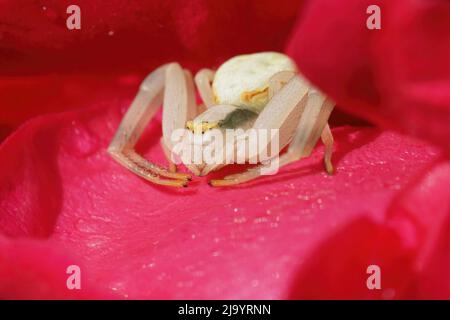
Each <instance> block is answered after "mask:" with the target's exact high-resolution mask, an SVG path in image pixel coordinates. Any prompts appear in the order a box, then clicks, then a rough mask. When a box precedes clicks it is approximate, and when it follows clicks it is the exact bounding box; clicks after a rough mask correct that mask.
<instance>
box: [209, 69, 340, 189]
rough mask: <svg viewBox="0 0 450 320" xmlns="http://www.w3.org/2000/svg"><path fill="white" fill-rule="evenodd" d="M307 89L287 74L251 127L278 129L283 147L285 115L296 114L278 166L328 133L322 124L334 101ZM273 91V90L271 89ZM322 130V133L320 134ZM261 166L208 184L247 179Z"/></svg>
mask: <svg viewBox="0 0 450 320" xmlns="http://www.w3.org/2000/svg"><path fill="white" fill-rule="evenodd" d="M286 76H287V75H286V74H284V75H283V77H284V79H286ZM309 90H310V88H308V86H307V84H306V83H305V82H304V80H302V79H301V78H300V77H298V76H295V77H291V79H290V80H289V82H288V83H287V84H286V86H285V87H283V88H282V89H280V90H279V92H277V93H276V95H274V96H273V98H272V100H271V101H270V102H269V104H268V105H267V106H266V108H265V109H264V110H263V111H262V113H261V114H260V116H259V117H258V119H257V120H256V122H255V124H254V126H253V128H256V129H263V128H266V129H272V128H280V135H279V136H280V141H281V143H280V145H281V146H284V141H286V140H288V139H289V136H290V135H291V133H290V130H289V127H290V124H289V123H288V122H289V116H294V115H295V114H297V113H300V117H299V118H298V120H297V126H296V129H295V131H294V136H293V139H292V141H291V143H290V145H289V148H288V151H287V153H286V154H283V155H282V156H280V158H279V163H278V165H279V167H282V166H284V165H287V164H289V163H291V162H294V161H297V160H299V159H301V158H303V157H307V156H309V155H310V154H311V152H312V150H313V148H314V146H315V145H316V143H317V140H318V139H319V137H321V135H322V137H325V138H326V139H329V138H330V136H331V132H329V131H328V132H327V131H326V130H327V128H326V127H327V122H328V118H329V116H330V114H331V111H332V110H333V108H334V103H333V102H332V101H331V100H330V99H328V98H326V97H325V96H324V95H322V94H321V93H320V92H318V91H316V90H314V89H312V91H311V92H309ZM275 91H277V90H276V89H275ZM291 121H292V120H291ZM328 130H329V128H328ZM324 131H325V133H323V132H324ZM330 143H331V147H332V136H331V141H329V140H328V141H327V145H328V146H330ZM327 150H328V152H329V153H327V151H326V153H325V163H326V165H327V162H328V161H329V165H330V167H327V172H330V171H332V166H331V151H332V149H327ZM261 169H262V166H261V165H260V166H257V167H254V168H251V169H249V170H247V171H245V172H243V173H238V174H233V175H229V176H226V177H225V178H223V179H221V180H211V181H210V184H211V185H212V186H230V185H236V184H240V183H243V182H247V181H250V180H253V179H255V178H257V177H259V176H261V174H262V173H261V172H262V171H261Z"/></svg>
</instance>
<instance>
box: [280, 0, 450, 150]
mask: <svg viewBox="0 0 450 320" xmlns="http://www.w3.org/2000/svg"><path fill="white" fill-rule="evenodd" d="M374 4H377V5H379V6H380V8H381V29H380V30H369V29H368V28H367V27H366V20H367V18H368V17H369V14H367V13H366V9H367V8H368V6H370V5H374ZM449 39H450V3H449V2H448V1H446V0H436V1H427V0H419V1H409V0H399V1H384V0H380V1H372V0H364V1H361V0H349V1H345V3H343V2H342V1H339V0H318V1H311V2H310V3H309V6H308V8H305V12H304V14H303V15H302V19H301V20H300V21H299V24H298V27H297V28H296V30H295V34H294V36H293V38H292V41H291V43H290V45H289V52H290V53H291V54H292V55H293V57H294V58H295V59H296V60H297V62H298V64H299V66H300V69H301V70H302V71H303V72H304V73H305V74H306V76H308V78H310V79H311V80H312V81H313V82H314V83H316V84H317V85H318V86H319V87H320V88H322V89H323V90H324V91H325V92H327V94H329V95H330V96H332V97H333V98H334V99H335V100H336V101H337V102H338V104H339V105H340V106H342V107H343V108H345V109H346V110H347V111H349V112H350V113H352V114H355V115H360V116H364V117H366V118H368V119H370V120H372V121H374V122H376V123H377V124H379V125H382V126H384V127H388V128H396V129H398V130H401V131H402V132H407V133H409V134H412V135H415V136H418V137H421V138H424V139H428V140H429V141H432V142H434V143H436V144H438V145H440V146H441V147H442V148H444V149H445V150H447V151H450V149H449V143H448V139H449V137H450V126H449V125H448V124H449V123H450V107H449V106H450V78H449V75H450V62H449V61H450V60H449V59H448V57H449V56H450V41H449Z"/></svg>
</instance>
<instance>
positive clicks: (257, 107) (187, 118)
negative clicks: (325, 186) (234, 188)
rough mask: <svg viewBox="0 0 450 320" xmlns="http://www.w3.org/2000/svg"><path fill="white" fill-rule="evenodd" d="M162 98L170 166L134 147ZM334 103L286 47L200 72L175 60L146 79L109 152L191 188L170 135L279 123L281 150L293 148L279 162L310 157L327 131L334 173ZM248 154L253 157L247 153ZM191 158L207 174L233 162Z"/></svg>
mask: <svg viewBox="0 0 450 320" xmlns="http://www.w3.org/2000/svg"><path fill="white" fill-rule="evenodd" d="M194 82H195V84H194ZM195 86H196V87H197V89H198V92H199V95H200V97H201V99H202V101H203V103H202V104H200V105H197V103H196V98H195V96H196V89H195ZM161 104H162V105H163V111H162V138H161V146H162V148H163V150H164V154H165V155H166V158H167V159H168V161H169V167H168V168H164V167H162V166H159V165H157V164H154V163H152V162H150V161H148V160H147V159H145V158H143V157H142V156H141V155H139V154H138V153H136V151H135V150H134V147H135V145H136V143H137V141H138V139H139V137H140V136H141V134H142V132H143V130H144V128H145V126H146V125H147V123H148V122H149V121H150V120H151V119H152V117H153V116H154V115H155V113H156V112H157V110H158V109H159V107H160V106H161ZM333 108H334V102H333V101H332V100H331V99H330V98H327V97H326V96H325V95H324V94H322V93H321V92H320V91H319V90H318V89H316V88H314V87H313V86H312V85H311V84H310V83H309V82H308V81H307V80H306V79H305V78H304V77H303V76H302V75H301V74H300V73H299V72H298V70H297V67H296V65H295V63H294V62H293V61H292V60H291V59H290V58H289V57H288V56H286V55H284V54H281V53H277V52H261V53H254V54H247V55H240V56H236V57H233V58H231V59H229V60H228V61H226V62H225V63H223V64H222V65H221V66H220V67H219V68H218V69H217V71H213V70H211V69H202V70H200V71H199V72H198V73H197V74H196V75H195V78H193V77H192V74H191V73H190V72H189V71H188V70H186V69H183V68H182V67H181V66H180V65H179V64H178V63H169V64H165V65H163V66H161V67H159V68H157V69H156V70H155V71H153V72H152V73H150V74H149V75H148V76H147V77H146V78H145V79H144V80H143V82H142V84H141V85H140V89H139V92H138V94H137V95H136V97H135V98H134V100H133V102H132V104H131V106H130V108H129V109H128V111H127V112H126V114H125V116H124V118H123V119H122V122H121V123H120V125H119V128H118V129H117V132H116V134H115V136H114V138H113V140H112V141H111V143H110V145H109V148H108V152H109V153H110V155H111V156H112V157H113V158H114V159H115V160H116V161H117V162H119V163H120V164H121V165H123V166H125V167H126V168H127V169H129V170H131V171H132V172H134V173H135V174H137V175H139V176H141V177H142V178H144V179H146V180H148V181H151V182H153V183H156V184H160V185H166V186H174V187H186V186H187V184H188V181H189V180H191V175H190V174H188V173H182V172H177V167H176V164H175V163H174V162H173V161H172V158H171V157H170V155H171V152H173V150H174V143H173V141H172V139H171V136H172V134H173V132H174V131H175V130H177V129H187V130H190V131H192V132H195V133H200V134H201V135H206V134H208V133H209V132H210V131H211V130H224V129H225V128H233V129H239V128H241V129H248V128H253V129H279V136H278V139H279V147H280V148H279V150H282V149H283V148H284V147H287V148H286V149H287V151H286V152H284V153H282V154H281V155H279V158H278V161H279V166H280V167H281V166H284V165H287V164H289V163H292V162H294V161H297V160H299V159H301V158H303V157H307V156H309V155H310V154H311V152H312V150H313V148H314V146H315V145H316V143H317V141H318V139H319V138H321V139H322V142H323V143H324V146H325V152H324V165H325V170H326V171H327V172H328V173H329V174H332V173H333V165H332V162H331V155H332V149H333V136H332V134H331V131H330V127H329V125H328V118H329V116H330V114H331V112H332V110H333ZM269 143H270V141H269V142H268V144H269ZM277 156H278V154H277ZM245 157H246V159H247V160H248V159H249V156H248V155H245ZM183 162H184V161H183ZM184 165H185V166H186V167H187V168H188V170H189V171H190V172H191V173H192V174H194V175H197V176H204V175H207V174H208V173H210V172H212V171H215V170H218V169H220V168H222V167H223V166H224V165H226V164H223V163H213V164H205V163H203V164H192V163H186V162H184ZM263 166H264V165H263V164H262V163H261V162H259V163H258V165H257V166H255V167H253V168H250V169H247V170H246V171H244V172H241V173H237V174H232V175H228V176H225V177H224V178H222V179H214V180H210V181H209V183H210V185H212V186H216V187H220V186H230V185H236V184H239V183H243V182H247V181H250V180H253V179H255V178H257V177H259V176H261V168H262V167H263Z"/></svg>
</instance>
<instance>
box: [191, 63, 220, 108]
mask: <svg viewBox="0 0 450 320" xmlns="http://www.w3.org/2000/svg"><path fill="white" fill-rule="evenodd" d="M214 75H215V72H214V71H213V70H211V69H201V70H200V71H199V72H197V74H196V75H195V84H196V85H197V89H198V92H199V93H200V97H201V98H202V100H203V103H204V104H205V106H206V108H210V107H212V106H213V105H214V104H215V99H214V93H213V91H212V88H211V83H212V82H213V80H214Z"/></svg>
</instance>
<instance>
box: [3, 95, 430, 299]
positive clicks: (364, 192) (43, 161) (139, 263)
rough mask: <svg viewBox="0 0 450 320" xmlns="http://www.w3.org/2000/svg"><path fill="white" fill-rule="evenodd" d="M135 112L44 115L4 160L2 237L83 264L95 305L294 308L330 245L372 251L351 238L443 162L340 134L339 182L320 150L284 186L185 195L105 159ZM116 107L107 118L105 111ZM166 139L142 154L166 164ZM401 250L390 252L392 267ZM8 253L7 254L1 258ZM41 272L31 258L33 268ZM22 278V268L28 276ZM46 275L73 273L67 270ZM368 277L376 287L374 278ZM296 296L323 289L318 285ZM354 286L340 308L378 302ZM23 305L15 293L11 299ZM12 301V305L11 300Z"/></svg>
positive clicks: (42, 293)
mask: <svg viewBox="0 0 450 320" xmlns="http://www.w3.org/2000/svg"><path fill="white" fill-rule="evenodd" d="M115 94H116V96H118V97H120V93H115ZM128 103H129V101H128V99H126V100H125V99H121V100H117V99H112V100H109V101H107V100H104V99H102V102H101V103H97V104H96V106H93V107H88V108H87V109H85V110H84V111H78V112H70V113H65V114H60V115H53V116H45V117H40V118H38V119H35V120H33V121H31V122H29V123H28V124H26V125H25V126H24V127H22V128H21V129H20V130H19V131H17V132H16V133H14V134H13V135H12V136H11V137H10V138H9V139H7V140H6V141H5V142H4V144H3V145H2V146H1V148H0V159H1V160H0V168H1V171H0V197H1V198H0V203H1V207H0V228H1V231H2V233H3V234H5V235H8V236H9V237H10V238H11V239H15V238H18V237H27V238H29V241H32V242H34V243H35V245H37V246H39V245H40V244H42V243H45V244H46V245H48V246H50V247H53V246H55V247H57V248H61V247H62V248H64V252H65V254H66V256H67V257H79V260H77V261H80V264H81V265H82V268H83V269H82V270H84V272H83V274H84V275H85V278H84V282H85V283H86V284H87V286H89V287H95V289H96V290H97V292H100V294H99V295H91V296H97V297H98V296H107V295H109V294H111V295H114V296H119V297H128V298H287V297H292V290H293V285H297V284H296V282H295V281H294V280H295V279H296V278H297V275H298V274H302V273H303V272H307V271H305V270H308V265H309V263H311V261H314V256H315V255H317V254H321V252H324V251H323V249H322V247H323V244H324V243H327V241H330V239H333V237H334V235H335V234H337V235H338V236H339V235H345V236H348V237H349V241H351V239H352V238H353V237H354V238H357V239H360V240H361V241H360V242H361V243H364V242H365V241H366V242H367V241H371V240H370V235H371V234H373V232H368V233H366V234H365V233H363V232H359V231H358V228H356V229H355V228H351V227H349V226H352V225H356V226H357V225H359V224H360V223H361V222H360V221H366V222H365V224H366V225H368V226H369V228H370V225H381V226H383V225H384V224H386V223H388V222H389V220H386V216H385V212H386V209H387V208H388V207H389V205H390V202H391V200H392V199H393V198H394V197H395V196H396V195H397V194H398V190H400V189H402V187H403V186H405V185H406V184H407V183H408V182H409V181H411V178H412V177H413V176H414V175H416V174H418V173H419V172H420V171H422V170H424V168H425V167H426V166H428V165H429V164H430V163H431V161H433V159H435V158H436V151H435V150H434V149H432V148H430V147H428V146H426V145H424V144H423V143H418V142H416V141H413V140H411V139H408V138H405V137H401V136H399V135H396V134H393V133H389V132H384V133H382V132H380V131H378V130H377V129H373V128H351V127H342V128H337V129H334V131H333V132H334V134H335V138H336V145H337V146H336V153H335V156H334V157H335V162H336V166H337V174H336V175H335V176H332V177H330V176H327V175H326V174H325V173H324V171H323V167H322V152H323V149H322V147H318V148H317V150H315V152H314V153H313V155H312V156H311V157H310V158H307V159H304V160H302V161H299V162H298V163H296V164H293V165H290V166H289V167H286V168H283V169H282V170H281V171H280V172H279V173H278V174H277V175H276V176H269V177H264V178H262V179H260V180H258V181H255V182H254V183H251V184H247V185H243V186H241V187H236V188H228V189H214V188H211V187H209V186H208V185H207V184H206V179H200V178H198V179H195V181H193V182H192V184H191V186H190V188H188V189H183V190H174V189H168V188H163V187H159V186H155V185H152V184H150V183H147V182H145V181H144V180H142V179H141V178H139V177H137V176H135V175H133V174H131V173H130V172H129V171H127V170H126V169H124V168H122V167H120V166H119V165H118V164H117V163H115V162H114V161H113V160H112V159H111V158H110V157H109V156H108V155H107V154H106V152H105V148H106V146H107V145H108V143H109V141H110V139H111V137H112V135H113V133H114V130H115V129H116V127H117V125H118V122H119V120H120V118H121V116H122V114H123V109H124V108H122V112H119V107H120V106H122V107H124V106H127V104H128ZM105 105H108V106H110V108H108V109H106V111H105V108H104V106H105ZM159 134H160V122H159V120H155V121H153V122H152V123H151V124H150V125H149V129H148V131H147V132H146V134H145V136H144V137H143V141H142V143H141V144H140V149H141V150H143V151H145V154H146V156H147V157H149V158H152V159H153V160H155V161H157V162H159V163H165V162H164V158H163V155H162V152H161V150H160V148H159V145H158V144H157V142H158V136H159ZM430 201H433V199H430ZM349 228H350V229H349ZM348 230H354V231H351V232H348ZM362 230H366V229H365V228H363V229H362ZM375 231H376V229H375ZM394 231H395V232H394ZM394 231H393V234H392V236H391V238H392V239H394V240H389V241H397V240H395V239H397V238H400V240H401V241H402V242H403V241H404V240H403V238H402V237H403V234H402V233H401V232H398V231H397V230H394ZM354 238H353V239H354ZM33 239H34V240H33ZM400 240H398V241H400ZM11 241H16V240H11ZM389 243H390V242H388V244H389ZM344 244H345V242H344ZM364 248H365V247H364V246H361V248H360V249H359V250H363V249H364ZM388 248H389V246H388ZM415 248H416V247H413V248H412V250H413V251H414V249H415ZM354 249H355V250H358V249H357V248H354ZM401 249H402V248H401V247H395V248H393V249H392V250H390V249H386V250H387V251H388V253H387V254H388V255H387V257H388V258H389V261H390V262H391V263H393V262H392V261H396V260H395V259H394V258H395V257H397V256H398V254H401V252H402V251H401ZM8 250H10V249H8V248H5V247H3V249H2V255H7V254H8ZM5 251H6V252H5ZM358 252H359V251H354V253H353V254H349V252H346V256H347V259H348V260H347V261H348V262H349V263H356V264H357V263H358V261H360V260H359V258H358V257H359V255H358V254H357V253H358ZM406 255H407V257H410V255H408V253H406ZM373 257H374V259H375V260H376V258H377V257H378V256H377V253H375V254H374V255H373ZM383 257H386V253H385V254H383ZM24 259H26V256H25V258H24ZM392 259H394V260H392ZM66 260H67V258H66ZM33 261H34V260H33V257H29V258H28V262H29V265H33ZM9 263H13V262H11V261H10V260H9ZM405 263H407V264H408V265H409V261H406V262H405ZM357 265H358V264H357ZM331 266H332V265H331ZM344 266H345V265H344ZM14 267H17V268H19V270H20V265H18V266H15V265H14V264H13V266H10V268H14ZM43 268H46V270H47V269H48V270H47V271H48V272H55V273H58V274H61V273H64V272H65V269H64V266H63V265H61V264H55V265H44V266H43ZM330 270H331V269H330V265H324V266H323V268H322V269H317V270H312V271H310V272H312V274H313V275H314V276H315V277H320V276H323V277H333V275H334V273H330ZM342 270H343V271H344V270H345V268H344V269H342ZM395 270H397V271H398V272H399V270H398V269H395ZM349 271H354V270H353V269H350V270H349ZM360 272H361V273H362V274H363V275H365V269H364V270H360ZM324 273H325V274H324ZM362 278H363V277H362ZM14 279H15V278H14ZM56 279H59V278H56ZM19 280H20V279H16V280H15V281H17V282H16V285H17V286H18V287H21V286H22V284H21V283H22V282H20V281H19ZM41 280H42V282H45V278H44V279H41ZM59 280H60V281H62V279H59ZM59 280H52V282H49V286H52V288H53V287H54V288H53V289H54V290H55V293H54V294H55V295H60V294H61V295H63V293H61V292H60V289H58V288H60V287H58V286H59V285H60V284H58V285H57V284H56V283H55V282H53V281H59ZM409 280H412V279H409ZM1 281H5V280H1ZM46 283H47V282H46ZM11 285H12V284H11V283H10V282H9V284H8V286H11ZM298 285H300V286H301V287H303V288H305V285H308V286H307V288H309V289H310V290H314V288H313V287H312V284H311V283H308V282H307V281H306V282H300V283H299V284H298ZM360 285H362V286H363V285H365V282H363V283H362V284H360ZM402 285H403V284H402ZM0 288H2V286H1V285H0ZM346 288H347V289H348V291H345V288H344V289H342V290H344V292H341V291H339V292H337V295H335V296H334V297H340V296H348V295H352V294H353V295H352V296H357V297H362V296H363V297H366V296H367V292H364V293H362V294H361V295H360V294H359V293H360V292H361V291H358V292H357V293H356V294H355V293H353V288H352V287H351V286H349V287H346ZM311 292H313V291H311ZM399 292H401V291H399ZM332 293H333V292H331V294H332ZM20 294H21V291H20V290H16V291H15V294H14V297H17V296H20ZM319 294H321V295H319V296H325V297H326V296H330V295H329V294H327V293H326V292H325V291H320V292H319ZM341 294H342V295H341ZM2 295H3V296H6V297H8V292H2ZM22 296H23V297H29V296H33V297H48V296H49V294H48V290H41V289H40V287H39V286H35V287H32V288H31V291H27V292H26V293H25V289H23V292H22ZM396 297H402V295H398V296H396Z"/></svg>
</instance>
